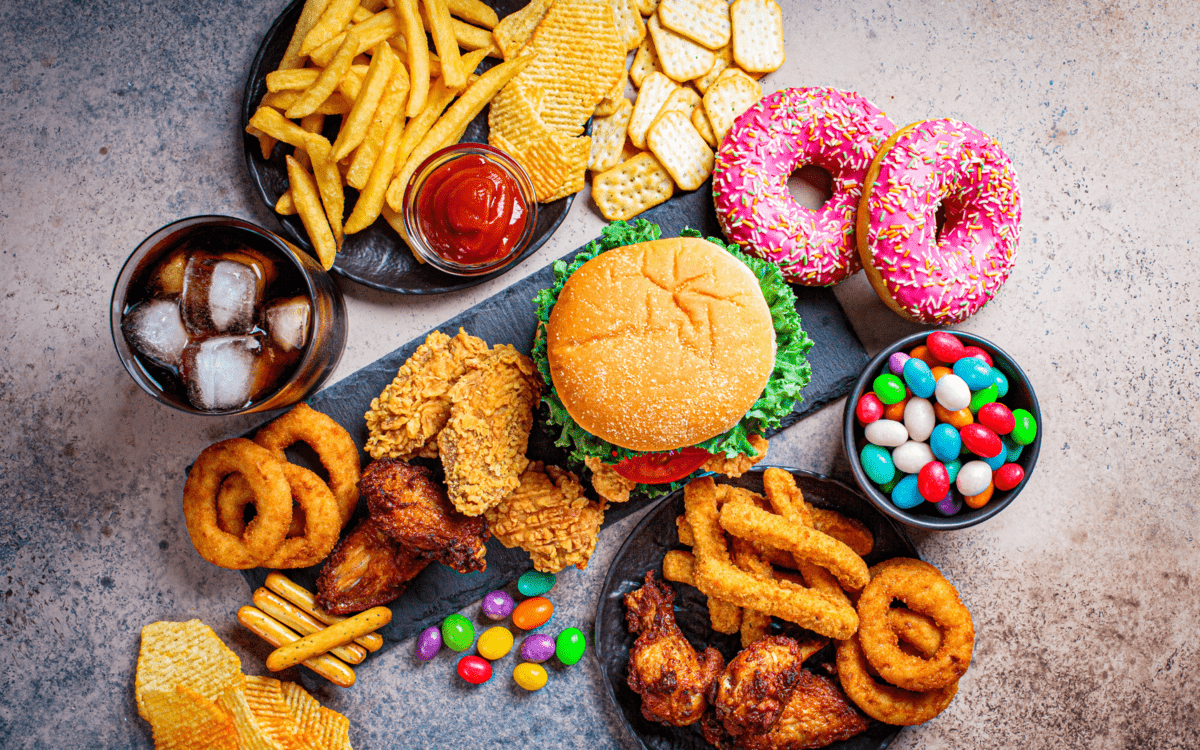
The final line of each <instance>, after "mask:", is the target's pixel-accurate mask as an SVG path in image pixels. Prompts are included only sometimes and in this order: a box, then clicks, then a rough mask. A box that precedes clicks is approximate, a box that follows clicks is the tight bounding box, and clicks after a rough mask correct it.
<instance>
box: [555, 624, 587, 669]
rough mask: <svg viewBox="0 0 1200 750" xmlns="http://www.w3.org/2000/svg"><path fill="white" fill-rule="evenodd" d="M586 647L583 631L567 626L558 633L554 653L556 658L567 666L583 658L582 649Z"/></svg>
mask: <svg viewBox="0 0 1200 750" xmlns="http://www.w3.org/2000/svg"><path fill="white" fill-rule="evenodd" d="M586 648H587V639H586V638H584V637H583V631H581V630H580V629H579V628H567V629H566V630H564V631H563V632H561V633H559V634H558V642H557V643H556V644H555V649H554V653H555V655H556V656H558V660H559V661H561V662H562V663H563V664H566V665H567V666H568V667H569V666H571V665H572V664H576V663H578V662H579V660H580V659H582V658H583V652H584V649H586Z"/></svg>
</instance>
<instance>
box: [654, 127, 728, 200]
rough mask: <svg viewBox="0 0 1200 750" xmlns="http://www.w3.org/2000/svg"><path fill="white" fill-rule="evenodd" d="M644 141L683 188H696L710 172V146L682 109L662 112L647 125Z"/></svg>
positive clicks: (711, 154) (711, 165)
mask: <svg viewBox="0 0 1200 750" xmlns="http://www.w3.org/2000/svg"><path fill="white" fill-rule="evenodd" d="M646 142H647V144H648V145H649V146H650V152H651V153H652V154H654V156H655V157H656V158H657V159H658V161H659V162H660V163H661V164H662V165H663V167H664V168H666V170H667V171H668V172H670V174H671V179H673V180H675V184H676V185H678V186H679V187H680V188H682V189H684V190H695V189H697V188H699V187H700V186H701V185H703V184H704V181H705V180H707V179H708V177H709V175H711V174H712V171H713V152H712V149H711V148H709V147H708V144H707V143H705V142H704V138H702V137H701V136H700V134H699V133H697V132H696V128H694V127H693V126H692V122H691V120H690V119H689V118H688V116H687V115H686V114H684V113H683V112H680V111H678V110H672V111H670V112H664V113H663V114H662V116H660V117H659V118H658V120H656V121H655V123H654V127H652V128H650V135H649V136H648V137H647V139H646Z"/></svg>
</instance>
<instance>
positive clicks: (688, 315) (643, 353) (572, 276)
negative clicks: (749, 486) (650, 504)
mask: <svg viewBox="0 0 1200 750" xmlns="http://www.w3.org/2000/svg"><path fill="white" fill-rule="evenodd" d="M660 234H661V232H660V229H659V227H658V226H657V225H655V224H651V223H650V222H647V221H645V220H638V221H637V222H636V223H634V224H627V223H625V222H615V223H613V224H611V225H609V226H608V227H606V228H605V229H604V230H603V232H602V234H601V237H600V238H599V239H598V240H595V241H593V242H592V243H590V244H589V245H588V246H587V247H586V248H585V249H584V251H583V252H581V253H579V254H578V255H576V256H575V259H574V260H573V261H572V262H570V263H567V262H566V261H559V262H557V263H555V265H554V273H555V283H554V285H553V286H552V287H551V288H549V289H544V290H542V291H541V292H539V294H538V295H537V297H536V299H535V301H536V303H537V307H538V310H537V314H538V319H539V327H538V336H537V338H536V340H535V342H534V348H533V360H534V362H535V364H536V365H537V367H538V370H539V372H540V373H541V376H542V378H543V380H545V382H546V385H547V389H546V394H545V395H544V396H543V403H544V405H545V406H546V407H547V409H548V416H547V417H546V419H547V421H548V423H549V424H550V426H551V428H552V429H557V430H559V435H558V438H557V440H556V443H555V444H556V445H558V446H560V447H562V448H565V449H567V450H568V452H569V462H570V463H571V464H572V465H574V466H575V467H579V466H580V465H586V466H588V467H589V468H590V469H592V471H593V473H594V474H597V473H599V472H600V471H604V470H605V469H604V467H611V469H612V470H614V471H615V472H616V473H617V474H618V475H620V476H621V477H622V478H623V479H625V480H626V482H625V484H626V486H629V485H630V484H631V483H633V484H636V487H634V491H636V492H638V493H639V494H642V495H647V496H655V495H660V494H665V493H667V492H670V491H671V490H672V489H674V488H675V487H678V486H679V485H680V484H681V483H682V481H683V480H684V479H686V478H687V477H688V476H689V475H690V474H692V473H694V472H696V471H697V470H700V469H702V468H707V469H711V470H720V469H721V467H722V466H734V467H736V466H739V465H740V466H743V467H744V466H746V465H748V463H747V462H746V461H739V459H741V458H744V457H749V458H750V461H751V462H752V461H754V460H758V459H761V458H762V453H763V451H764V450H765V448H764V447H763V446H765V441H763V440H761V438H762V436H763V435H764V433H765V432H766V431H768V430H770V429H773V428H778V427H779V426H780V424H781V420H782V419H783V417H784V416H786V415H787V414H789V413H790V412H791V411H792V410H793V409H794V408H795V405H796V403H797V401H798V400H799V399H800V391H801V390H802V389H803V388H804V386H805V385H806V384H807V383H808V381H809V378H810V376H811V372H812V370H811V367H810V366H809V364H808V362H807V361H806V358H805V356H806V354H807V352H808V350H809V349H810V348H811V347H812V341H811V340H810V339H809V337H808V335H807V334H805V333H804V331H803V330H802V328H801V326H800V316H799V315H798V314H797V313H796V309H795V302H796V298H795V295H794V294H793V293H792V291H791V289H790V288H788V286H787V284H786V283H785V282H784V280H783V276H782V274H781V273H780V272H779V269H778V268H777V267H776V266H774V265H773V264H771V263H768V262H767V261H763V260H759V259H757V258H751V257H749V256H746V255H744V254H742V253H741V252H740V251H738V250H737V249H736V248H735V247H734V246H731V245H726V244H725V243H724V242H722V241H721V240H719V239H716V238H712V237H709V238H701V236H700V233H699V232H696V231H693V230H684V231H683V232H681V233H680V234H681V236H680V237H677V238H671V239H660ZM756 443H757V444H758V446H759V447H758V448H756V447H755V444H756ZM722 459H726V460H727V461H722ZM602 465H603V466H602ZM738 473H740V472H738ZM593 482H594V483H595V477H594V478H593Z"/></svg>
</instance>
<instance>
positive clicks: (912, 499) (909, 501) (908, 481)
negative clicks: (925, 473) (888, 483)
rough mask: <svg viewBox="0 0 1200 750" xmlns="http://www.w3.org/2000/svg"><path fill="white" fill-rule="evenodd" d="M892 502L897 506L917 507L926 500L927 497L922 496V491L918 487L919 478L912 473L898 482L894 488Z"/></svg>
mask: <svg viewBox="0 0 1200 750" xmlns="http://www.w3.org/2000/svg"><path fill="white" fill-rule="evenodd" d="M892 502H893V503H895V505H896V507H897V508H904V509H908V508H915V507H917V506H918V505H920V504H921V503H923V502H925V498H923V497H921V493H920V491H918V489H917V478H916V477H915V476H913V475H912V474H909V475H908V476H906V477H904V478H903V479H901V480H900V481H899V482H897V483H896V488H895V489H893V490H892Z"/></svg>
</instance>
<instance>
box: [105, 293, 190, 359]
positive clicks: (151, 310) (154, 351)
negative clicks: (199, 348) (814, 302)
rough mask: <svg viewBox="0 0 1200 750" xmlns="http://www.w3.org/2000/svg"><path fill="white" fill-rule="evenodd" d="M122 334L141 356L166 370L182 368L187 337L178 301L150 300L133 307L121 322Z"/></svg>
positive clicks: (170, 299)
mask: <svg viewBox="0 0 1200 750" xmlns="http://www.w3.org/2000/svg"><path fill="white" fill-rule="evenodd" d="M121 331H122V332H123V333H124V334H125V340H126V341H128V342H129V345H130V346H132V347H133V348H134V349H135V350H136V351H137V353H138V354H140V355H142V356H143V357H145V358H146V359H148V360H150V361H152V362H155V363H157V364H160V365H162V366H164V367H171V368H175V367H178V366H179V358H180V355H182V354H183V348H184V347H185V346H187V343H188V334H187V330H186V329H185V328H184V327H183V318H182V317H180V315H179V300H177V299H174V298H169V299H151V300H147V301H145V302H139V303H138V304H136V305H134V306H133V308H131V309H130V310H129V312H127V313H125V317H124V318H122V319H121Z"/></svg>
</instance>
